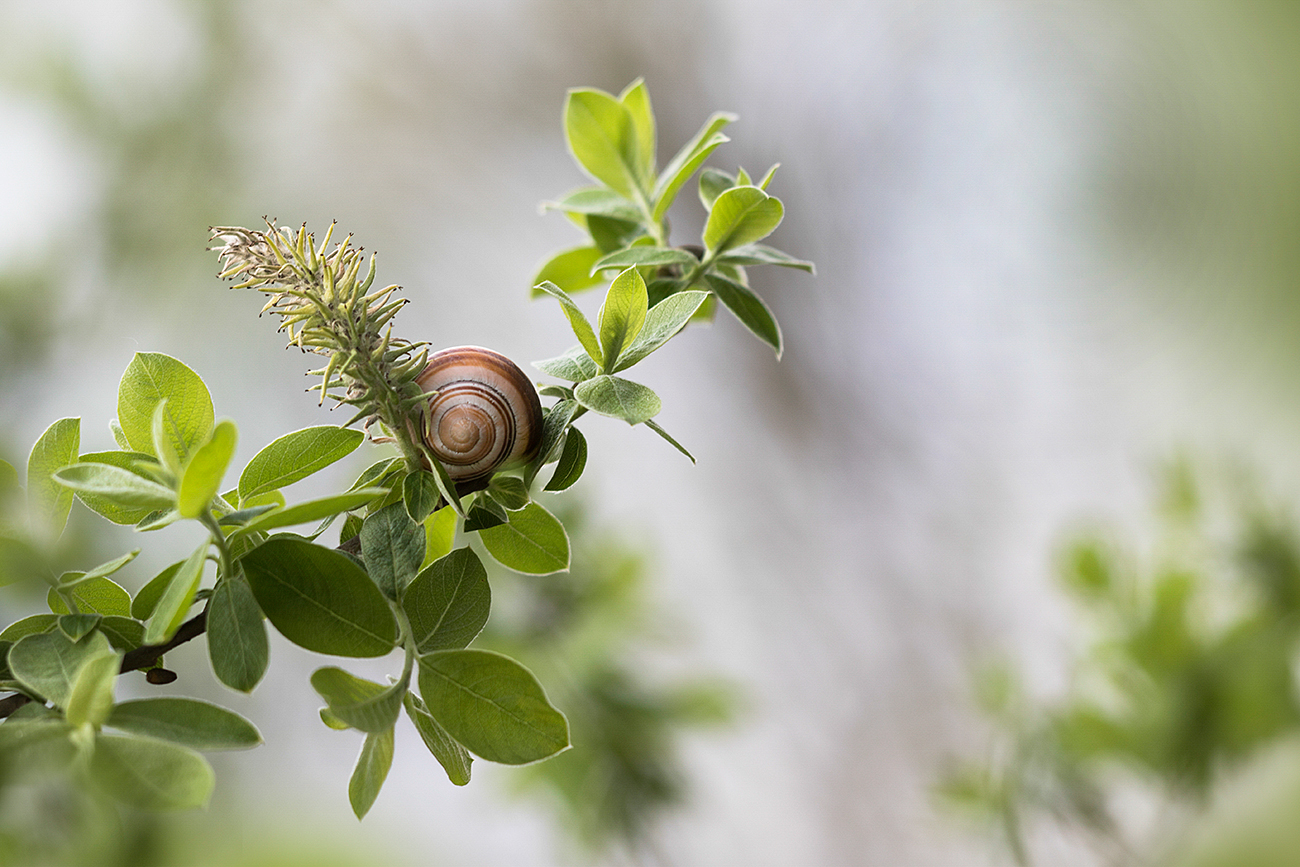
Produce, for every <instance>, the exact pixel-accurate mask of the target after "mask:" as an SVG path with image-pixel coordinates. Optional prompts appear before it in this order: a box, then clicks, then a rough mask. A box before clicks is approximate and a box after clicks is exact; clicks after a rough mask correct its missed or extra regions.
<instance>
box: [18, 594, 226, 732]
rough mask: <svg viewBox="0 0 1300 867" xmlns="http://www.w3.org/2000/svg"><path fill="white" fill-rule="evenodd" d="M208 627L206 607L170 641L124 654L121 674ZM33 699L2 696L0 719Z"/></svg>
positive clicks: (147, 665) (155, 658)
mask: <svg viewBox="0 0 1300 867" xmlns="http://www.w3.org/2000/svg"><path fill="white" fill-rule="evenodd" d="M207 627H208V610H207V609H206V608H205V609H203V610H202V611H200V612H199V613H198V614H196V615H194V616H193V617H191V618H190V619H189V620H187V621H185V622H184V623H182V624H181V627H180V629H177V630H176V634H175V635H173V636H172V637H171V639H170V640H169V641H166V642H164V643H163V644H149V645H145V646H144V647H137V648H135V649H134V650H130V651H128V652H127V653H126V654H124V655H123V656H122V665H121V667H119V668H118V672H119V673H120V674H126V673H127V672H128V671H139V670H141V669H144V668H151V667H152V666H153V665H154V664H155V663H156V662H157V661H158V660H159V659H161V658H162V655H163V654H164V653H167V652H168V651H169V650H174V649H176V648H177V647H180V646H181V645H182V644H184V643H185V642H187V641H192V640H194V639H195V638H198V637H199V636H200V635H202V634H203V633H204V632H205V631H206V630H207ZM30 701H32V697H31V696H29V695H25V694H24V693H21V692H16V693H14V694H13V695H7V696H5V697H4V698H0V719H5V718H6V717H8V716H9V715H10V714H12V713H13V712H14V711H16V710H18V708H20V707H22V706H23V705H25V704H27V703H28V702H30Z"/></svg>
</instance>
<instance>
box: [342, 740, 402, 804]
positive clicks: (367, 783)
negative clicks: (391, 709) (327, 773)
mask: <svg viewBox="0 0 1300 867" xmlns="http://www.w3.org/2000/svg"><path fill="white" fill-rule="evenodd" d="M392 765H393V730H392V729H391V728H389V729H388V730H387V731H383V732H378V733H374V734H368V735H366V739H365V741H364V742H362V744H361V755H359V756H357V766H356V768H355V769H354V770H353V771H352V779H350V780H348V802H349V803H350V804H352V812H353V813H355V814H356V816H357V818H358V819H360V818H363V817H364V816H365V815H366V813H368V812H370V808H371V806H373V805H374V803H375V798H377V797H379V790H380V789H381V788H383V785H384V780H386V779H387V778H388V769H389V768H390V767H392Z"/></svg>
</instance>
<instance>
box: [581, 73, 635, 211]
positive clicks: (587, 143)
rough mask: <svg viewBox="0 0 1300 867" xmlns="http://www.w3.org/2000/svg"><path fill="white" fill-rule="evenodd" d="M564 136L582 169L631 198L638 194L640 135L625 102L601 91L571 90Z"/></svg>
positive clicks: (587, 89)
mask: <svg viewBox="0 0 1300 867" xmlns="http://www.w3.org/2000/svg"><path fill="white" fill-rule="evenodd" d="M564 133H565V139H566V141H567V142H568V145H569V152H570V153H571V154H573V158H574V159H575V160H576V161H577V163H578V166H579V168H581V169H582V170H583V171H585V172H586V173H587V174H588V175H590V176H591V177H592V178H594V179H595V180H598V181H600V182H601V183H603V184H605V185H606V186H608V187H610V188H611V189H613V190H615V191H617V192H618V193H619V194H621V195H623V196H626V197H627V198H629V199H634V198H635V197H636V196H637V195H638V193H639V191H640V189H641V182H640V172H639V171H638V168H637V166H638V155H637V149H638V147H637V133H636V130H635V128H634V125H633V121H632V117H631V115H630V113H629V112H628V110H627V109H626V108H625V107H624V106H623V105H622V103H620V102H619V101H618V100H616V99H615V98H614V97H613V96H610V95H609V94H608V93H605V92H604V91H601V90H594V89H589V88H579V89H574V90H570V91H569V94H568V98H567V99H566V100H565V104H564Z"/></svg>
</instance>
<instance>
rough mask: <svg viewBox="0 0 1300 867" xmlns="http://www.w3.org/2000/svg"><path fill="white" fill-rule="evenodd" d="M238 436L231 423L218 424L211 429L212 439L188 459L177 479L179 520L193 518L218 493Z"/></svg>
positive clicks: (197, 515) (205, 508)
mask: <svg viewBox="0 0 1300 867" xmlns="http://www.w3.org/2000/svg"><path fill="white" fill-rule="evenodd" d="M237 439H238V432H237V431H236V430H235V424H234V422H231V421H228V420H222V421H220V422H218V423H217V425H216V426H215V427H214V428H213V429H212V436H211V437H210V438H209V439H208V441H207V442H206V443H204V444H203V445H202V446H200V447H199V449H198V451H196V452H195V453H194V456H193V457H192V458H190V463H189V466H187V467H186V468H185V472H184V473H183V474H182V475H181V484H180V489H179V491H178V494H177V511H179V512H180V514H181V517H182V518H197V517H199V516H200V515H202V514H203V513H204V512H205V511H206V510H207V509H208V508H209V506H210V505H211V503H212V499H213V498H214V497H216V496H217V492H218V491H220V490H221V480H222V478H224V477H225V475H226V467H228V466H229V465H230V459H231V458H232V457H233V456H234V454H235V442H236V440H237Z"/></svg>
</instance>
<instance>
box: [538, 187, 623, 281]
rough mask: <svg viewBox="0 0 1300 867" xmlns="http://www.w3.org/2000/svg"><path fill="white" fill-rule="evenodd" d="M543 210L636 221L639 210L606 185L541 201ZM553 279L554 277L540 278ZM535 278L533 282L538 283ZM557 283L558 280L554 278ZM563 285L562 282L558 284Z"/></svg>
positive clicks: (581, 189) (583, 188)
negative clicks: (548, 200) (552, 200)
mask: <svg viewBox="0 0 1300 867" xmlns="http://www.w3.org/2000/svg"><path fill="white" fill-rule="evenodd" d="M542 210H543V211H564V212H565V213H566V214H570V215H572V214H584V215H587V216H595V217H612V218H613V219H615V220H619V221H621V222H628V223H636V222H637V221H639V220H640V219H641V211H640V210H639V209H638V208H637V206H636V205H635V204H633V203H632V202H630V201H628V200H627V197H625V196H622V195H620V194H619V193H616V192H614V191H613V190H611V189H609V188H608V187H581V188H579V189H576V190H574V191H573V192H571V193H568V194H566V195H565V196H563V197H562V198H560V199H559V200H557V201H554V202H543V203H542ZM542 279H554V278H549V277H547V278H542ZM540 282H542V280H540V279H539V280H536V281H534V283H535V284H536V283H540ZM555 282H557V283H559V282H560V281H558V280H556V281H555ZM560 285H564V284H562V283H561V284H560Z"/></svg>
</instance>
